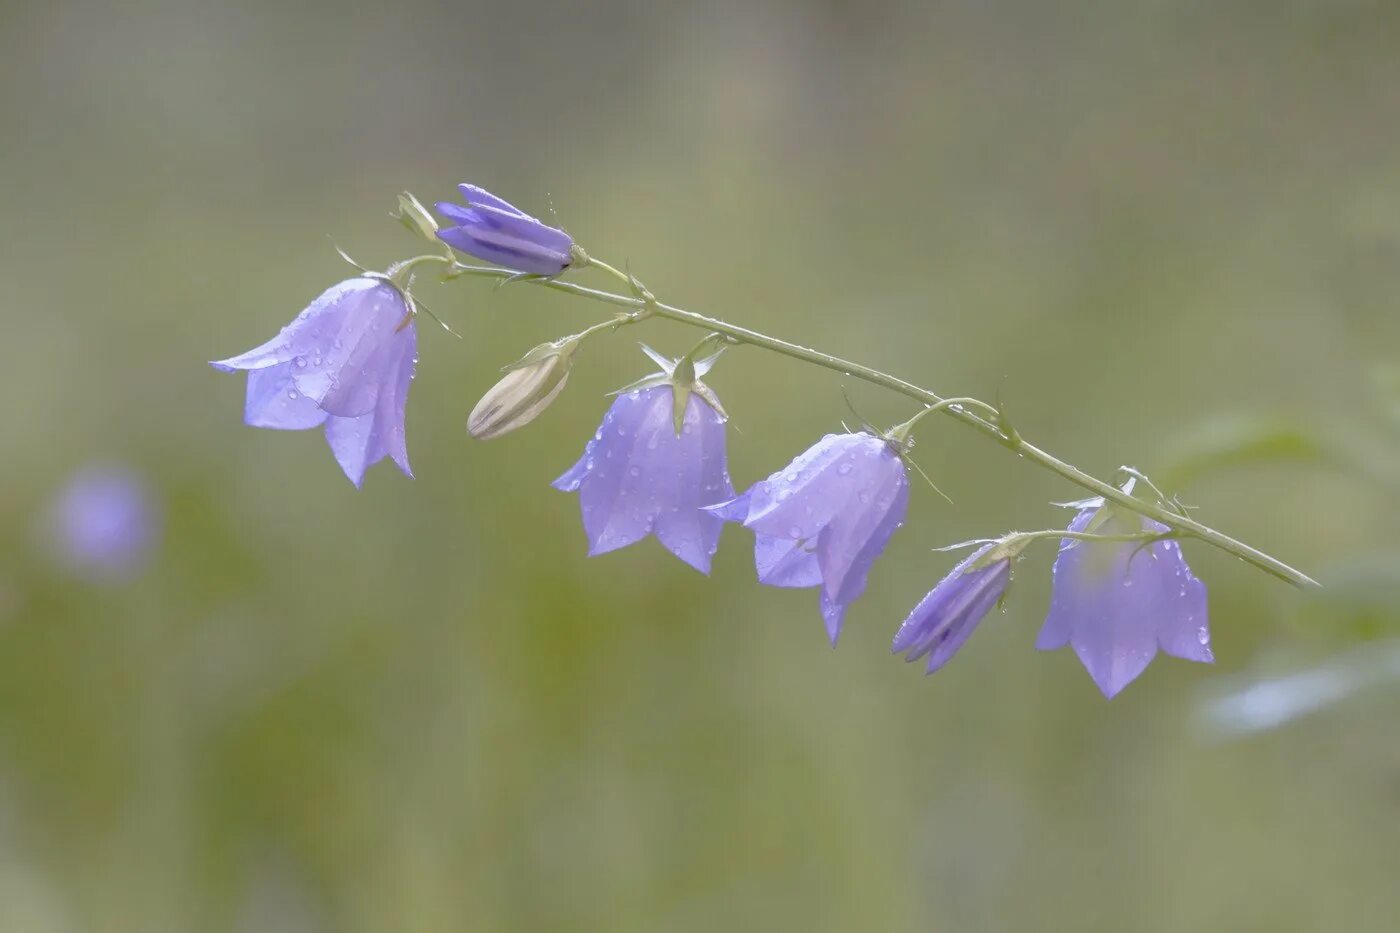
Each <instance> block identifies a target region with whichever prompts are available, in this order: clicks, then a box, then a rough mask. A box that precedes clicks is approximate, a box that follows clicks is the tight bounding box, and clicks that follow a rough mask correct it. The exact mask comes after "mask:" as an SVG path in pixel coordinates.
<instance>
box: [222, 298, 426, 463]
mask: <svg viewBox="0 0 1400 933" xmlns="http://www.w3.org/2000/svg"><path fill="white" fill-rule="evenodd" d="M417 362H418V335H417V331H416V330H415V328H414V321H413V311H412V308H411V305H410V302H409V299H407V298H406V297H405V296H404V294H403V292H401V291H399V289H398V288H397V287H396V286H395V285H394V284H393V283H391V282H389V281H387V280H386V279H383V278H380V277H375V276H368V275H366V276H361V277H358V278H353V279H348V280H346V281H344V282H341V283H339V284H338V285H332V286H331V287H330V288H328V289H326V291H325V292H323V293H322V294H321V295H320V297H318V298H317V299H316V300H315V301H313V302H311V304H310V305H309V306H308V307H307V308H306V310H304V311H302V312H301V314H299V315H297V317H296V319H295V320H294V321H292V323H290V324H288V325H287V326H286V327H284V328H282V331H281V333H279V334H278V335H277V336H276V337H274V338H272V339H271V340H269V341H268V342H267V343H265V344H263V345H262V346H260V347H256V348H254V349H252V350H249V351H248V352H247V353H244V354H241V355H239V356H235V357H231V358H229V359H226V360H217V361H215V362H214V363H212V364H211V365H212V366H213V367H214V368H215V369H218V370H222V371H224V372H236V371H239V370H246V371H247V372H248V394H247V400H246V402H245V404H244V409H243V420H244V422H245V423H246V424H248V425H251V426H252V427H255V428H279V429H282V430H288V431H300V430H305V429H307V428H316V427H320V426H322V425H325V429H326V440H327V442H328V443H329V444H330V446H331V452H332V453H334V454H335V459H336V461H337V462H339V463H340V467H341V469H343V470H344V471H345V475H346V476H348V477H349V478H350V482H352V483H354V484H355V485H356V486H359V485H360V482H361V481H362V480H363V479H364V475H365V470H366V469H368V468H369V467H371V466H373V465H374V464H376V463H378V462H379V461H380V460H382V459H384V458H385V457H389V458H391V459H392V460H393V461H394V463H396V464H398V467H399V469H400V470H402V471H403V472H404V473H405V474H407V475H408V476H412V475H413V472H412V470H410V468H409V465H408V447H407V442H406V440H405V438H404V406H405V404H406V403H407V401H408V388H409V383H410V382H411V381H412V380H413V371H414V366H415V364H416V363H417Z"/></svg>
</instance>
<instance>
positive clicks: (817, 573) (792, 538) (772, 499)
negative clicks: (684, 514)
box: [710, 433, 909, 645]
mask: <svg viewBox="0 0 1400 933" xmlns="http://www.w3.org/2000/svg"><path fill="white" fill-rule="evenodd" d="M908 505H909V480H908V477H907V476H906V475H905V470H904V461H903V460H902V459H901V457H900V455H899V453H897V452H896V450H895V447H894V445H893V444H892V443H891V442H889V441H887V440H885V439H883V438H879V437H876V436H874V435H873V434H865V433H860V434H828V435H827V436H826V437H824V438H822V439H821V440H820V441H818V442H817V443H816V444H813V445H812V447H811V448H810V449H808V450H807V451H806V452H805V453H803V454H802V455H801V456H799V457H798V458H797V459H796V460H794V461H792V463H790V464H788V465H787V466H786V467H784V468H783V469H781V470H779V471H778V472H776V473H774V474H773V475H772V476H770V477H768V478H767V479H766V480H762V481H760V482H757V483H754V484H753V486H751V487H749V489H748V491H747V492H745V493H744V494H743V495H741V496H739V497H738V498H736V499H732V500H730V501H729V502H724V503H720V504H719V505H716V506H712V507H711V509H710V510H711V511H713V512H714V513H715V514H716V515H719V516H721V517H722V518H725V519H727V520H729V521H735V522H741V523H742V524H743V525H744V527H745V528H749V529H751V530H752V531H753V532H754V564H755V566H756V568H757V570H758V579H759V580H760V581H761V582H763V583H767V584H768V585H770V586H793V587H801V586H818V585H820V586H821V588H822V595H821V610H822V618H823V619H824V620H825V622H826V630H827V634H828V635H829V636H830V637H831V643H832V644H833V645H834V644H836V639H837V638H838V637H839V636H840V634H841V622H842V620H843V618H844V617H845V612H846V607H847V606H849V605H850V604H851V603H853V602H854V601H855V600H856V599H857V598H858V597H859V596H860V595H861V593H863V592H865V581H866V575H867V574H868V573H869V571H870V566H871V565H872V564H873V563H874V562H875V558H877V557H879V556H880V554H881V552H883V551H884V550H885V545H886V544H888V543H889V540H890V535H892V534H894V531H895V529H896V528H898V527H899V526H900V525H901V524H903V522H904V512H905V510H906V509H907V508H908Z"/></svg>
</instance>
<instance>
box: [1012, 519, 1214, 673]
mask: <svg viewBox="0 0 1400 933" xmlns="http://www.w3.org/2000/svg"><path fill="white" fill-rule="evenodd" d="M1105 508H1107V509H1112V514H1111V515H1109V516H1107V518H1106V519H1103V520H1101V521H1095V517H1096V516H1097V515H1098V513H1099V511H1100V509H1105ZM1091 522H1093V523H1094V525H1093V527H1092V531H1093V533H1095V534H1103V535H1123V534H1138V533H1141V532H1148V533H1152V534H1161V533H1164V532H1166V531H1168V530H1169V529H1168V528H1167V527H1166V526H1165V525H1162V524H1160V523H1158V522H1155V521H1153V520H1151V519H1149V518H1145V517H1143V516H1139V515H1137V514H1135V513H1131V512H1127V511H1125V510H1123V509H1119V508H1117V507H1115V506H1113V505H1102V504H1098V503H1095V504H1093V505H1091V506H1089V507H1088V508H1084V509H1082V510H1081V511H1080V512H1079V514H1078V515H1076V516H1075V518H1074V521H1072V522H1071V523H1070V526H1069V530H1070V531H1074V532H1080V531H1085V530H1086V529H1089V528H1090V523H1091ZM1067 644H1068V645H1071V646H1073V648H1074V653H1075V654H1077V655H1078V656H1079V660H1080V661H1081V662H1083V664H1084V667H1085V669H1087V670H1088V671H1089V676H1090V677H1092V678H1093V679H1094V683H1095V684H1097V685H1098V687H1099V689H1100V690H1102V691H1103V694H1104V696H1106V697H1110V698H1111V697H1113V696H1114V695H1115V694H1117V693H1118V692H1119V691H1120V690H1122V689H1123V688H1124V687H1126V686H1127V685H1128V684H1130V683H1132V682H1133V680H1134V679H1136V678H1137V676H1138V675H1139V674H1141V673H1142V672H1143V671H1144V670H1146V669H1147V665H1148V664H1150V663H1151V662H1152V659H1153V658H1154V657H1155V656H1156V654H1157V649H1159V648H1160V649H1161V650H1163V651H1165V652H1166V653H1167V654H1170V655H1174V656H1176V657H1178V658H1185V659H1186V660H1188V661H1202V662H1206V663H1209V662H1211V661H1214V660H1215V657H1214V655H1213V654H1212V653H1211V650H1210V628H1209V626H1208V625H1207V622H1206V587H1205V584H1203V583H1202V582H1201V581H1200V580H1197V579H1196V577H1195V576H1194V575H1193V574H1192V573H1191V568H1190V567H1188V566H1186V560H1185V558H1184V557H1182V554H1181V547H1180V545H1179V544H1178V543H1177V542H1176V541H1172V540H1166V541H1155V542H1152V543H1151V544H1145V543H1144V542H1143V541H1116V542H1105V541H1083V540H1074V539H1069V538H1066V539H1065V540H1063V541H1062V542H1061V544H1060V551H1059V554H1058V555H1057V556H1056V557H1055V569H1054V584H1053V587H1052V590H1051V595H1050V613H1049V615H1048V616H1047V617H1046V619H1045V625H1044V626H1043V627H1042V628H1041V630H1040V636H1039V638H1038V639H1037V640H1036V647H1037V648H1039V649H1041V650H1042V651H1050V650H1053V649H1055V648H1060V647H1063V646H1064V645H1067Z"/></svg>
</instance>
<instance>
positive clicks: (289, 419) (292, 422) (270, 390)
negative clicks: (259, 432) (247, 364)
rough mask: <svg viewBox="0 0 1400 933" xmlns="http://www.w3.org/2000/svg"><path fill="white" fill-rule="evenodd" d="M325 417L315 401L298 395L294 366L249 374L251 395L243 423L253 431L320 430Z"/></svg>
mask: <svg viewBox="0 0 1400 933" xmlns="http://www.w3.org/2000/svg"><path fill="white" fill-rule="evenodd" d="M325 420H326V413H325V412H324V411H322V410H321V408H320V406H318V405H317V404H316V403H315V402H314V401H312V400H311V399H309V398H307V397H306V396H305V395H302V394H301V393H300V392H299V391H297V388H296V386H295V385H294V384H293V382H292V364H291V363H281V364H279V365H276V366H269V367H267V368H266V369H254V370H250V371H249V373H248V395H247V399H246V401H245V402H244V404H243V423H244V424H247V425H249V426H250V427H254V428H277V429H280V430H283V431H302V430H305V429H307V428H314V427H319V426H320V425H321V424H322V423H323V422H324V421H325Z"/></svg>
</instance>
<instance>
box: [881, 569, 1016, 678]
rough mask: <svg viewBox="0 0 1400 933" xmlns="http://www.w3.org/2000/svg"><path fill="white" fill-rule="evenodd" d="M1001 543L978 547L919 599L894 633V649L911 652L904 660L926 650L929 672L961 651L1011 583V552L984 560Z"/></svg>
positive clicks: (897, 652)
mask: <svg viewBox="0 0 1400 933" xmlns="http://www.w3.org/2000/svg"><path fill="white" fill-rule="evenodd" d="M998 546H999V545H998V544H995V543H994V544H988V545H986V546H985V547H982V548H980V549H978V550H977V551H976V552H975V553H973V554H972V555H971V556H970V557H968V558H967V559H965V560H964V561H963V562H962V563H960V564H958V565H957V566H956V567H954V568H953V572H952V573H950V574H948V576H946V577H944V578H943V579H942V580H940V581H939V583H938V585H937V586H935V587H934V588H933V589H932V590H931V591H930V592H929V594H928V595H927V596H925V597H924V598H923V599H922V600H920V601H919V604H918V605H917V606H915V607H914V611H913V612H911V613H909V618H907V619H905V620H904V624H903V625H901V626H900V627H899V632H898V633H897V634H896V635H895V636H894V646H893V648H892V649H891V650H892V651H893V652H894V653H895V654H899V653H900V652H901V651H907V652H908V655H906V656H905V660H906V661H917V660H918V659H919V658H921V657H923V656H924V655H926V654H927V655H928V656H929V659H928V673H930V674H932V673H933V672H934V671H936V670H938V669H939V668H940V667H942V666H943V665H944V664H947V663H948V660H949V659H950V658H952V656H953V655H955V654H957V652H958V649H959V648H961V647H962V646H963V642H965V641H967V640H968V638H969V637H971V635H972V632H973V630H974V629H976V628H977V623H979V622H981V621H982V618H983V616H985V615H986V614H987V613H988V612H991V610H992V607H993V606H995V605H996V604H997V603H998V602H999V601H1000V600H1001V598H1002V596H1003V595H1004V594H1005V593H1006V587H1007V584H1008V583H1010V582H1011V557H1010V556H1000V557H995V558H994V559H993V560H992V561H991V562H990V563H986V564H982V563H981V560H982V558H983V557H985V556H987V554H988V552H990V551H991V550H992V549H993V548H996V547H998Z"/></svg>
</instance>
